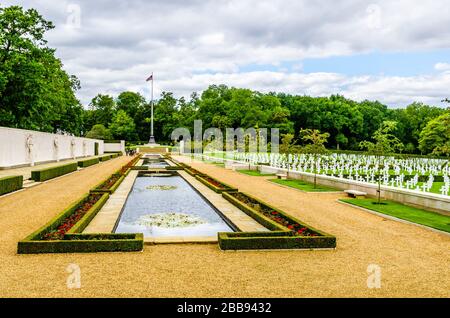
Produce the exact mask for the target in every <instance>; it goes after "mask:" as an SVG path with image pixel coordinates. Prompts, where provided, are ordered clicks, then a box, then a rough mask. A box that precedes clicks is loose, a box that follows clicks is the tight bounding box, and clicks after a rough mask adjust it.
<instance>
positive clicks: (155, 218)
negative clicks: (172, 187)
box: [137, 212, 206, 228]
mask: <svg viewBox="0 0 450 318" xmlns="http://www.w3.org/2000/svg"><path fill="white" fill-rule="evenodd" d="M205 223H206V221H205V220H203V219H202V218H200V217H198V216H195V215H191V214H184V213H175V212H169V213H158V214H147V215H144V216H142V217H140V218H139V220H138V221H137V224H139V225H143V226H146V227H152V226H157V227H163V228H176V227H189V226H193V225H199V224H205Z"/></svg>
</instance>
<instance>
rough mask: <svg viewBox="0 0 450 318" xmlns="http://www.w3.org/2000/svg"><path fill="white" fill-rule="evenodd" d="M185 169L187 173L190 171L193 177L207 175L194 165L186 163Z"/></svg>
mask: <svg viewBox="0 0 450 318" xmlns="http://www.w3.org/2000/svg"><path fill="white" fill-rule="evenodd" d="M184 171H186V172H187V173H189V174H190V175H191V176H193V177H195V176H204V175H205V174H204V173H202V172H200V171H198V170H196V169H194V168H192V167H190V166H188V165H185V167H184Z"/></svg>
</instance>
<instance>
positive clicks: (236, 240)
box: [218, 192, 336, 250]
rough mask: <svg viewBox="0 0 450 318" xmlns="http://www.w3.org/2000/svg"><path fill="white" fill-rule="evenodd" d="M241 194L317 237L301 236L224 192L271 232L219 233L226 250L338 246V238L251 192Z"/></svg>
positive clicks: (230, 200) (230, 199)
mask: <svg viewBox="0 0 450 318" xmlns="http://www.w3.org/2000/svg"><path fill="white" fill-rule="evenodd" d="M240 194H241V195H244V196H246V197H248V198H249V199H251V200H253V201H256V202H258V205H259V206H262V207H265V208H268V209H270V210H273V211H275V212H277V213H278V214H279V215H281V216H283V218H284V219H286V220H289V221H290V222H292V223H297V224H299V225H300V226H302V227H305V228H307V229H308V231H309V232H311V233H313V234H314V235H317V236H301V235H299V236H297V235H294V234H295V232H294V231H292V230H290V229H289V228H287V227H285V226H284V225H282V224H280V223H277V222H275V221H274V220H271V219H270V218H268V217H266V216H265V215H264V214H263V213H261V212H259V211H257V210H255V209H254V208H253V207H251V206H249V205H247V204H245V203H244V202H241V201H240V200H238V199H236V198H235V197H233V195H232V194H230V193H227V192H222V196H223V197H224V198H225V199H226V200H228V201H229V202H230V203H232V204H234V205H235V206H236V207H238V208H239V209H240V210H242V211H243V212H245V213H246V214H247V215H249V216H250V217H251V218H253V219H254V220H255V221H257V222H258V223H260V224H261V225H263V226H264V227H265V228H267V229H269V230H271V232H237V233H224V232H221V233H219V234H218V239H219V246H220V248H221V249H222V250H250V249H316V248H335V247H336V237H334V236H332V235H329V234H327V233H324V232H322V231H319V230H317V229H315V228H313V227H311V226H309V225H307V224H305V223H303V222H301V221H299V220H298V219H296V218H294V217H293V216H291V215H289V214H287V213H285V212H283V211H281V210H280V209H277V208H274V207H272V206H270V205H269V204H267V203H265V202H263V201H261V200H259V199H256V198H254V197H252V196H250V195H248V194H245V193H242V192H240Z"/></svg>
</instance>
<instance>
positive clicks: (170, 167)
mask: <svg viewBox="0 0 450 318" xmlns="http://www.w3.org/2000/svg"><path fill="white" fill-rule="evenodd" d="M166 170H184V168H183V167H180V166H167V167H166Z"/></svg>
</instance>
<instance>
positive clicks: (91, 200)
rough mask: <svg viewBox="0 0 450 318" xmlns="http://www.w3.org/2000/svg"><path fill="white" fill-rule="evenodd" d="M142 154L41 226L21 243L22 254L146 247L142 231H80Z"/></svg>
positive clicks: (120, 249) (112, 250) (104, 250)
mask: <svg viewBox="0 0 450 318" xmlns="http://www.w3.org/2000/svg"><path fill="white" fill-rule="evenodd" d="M137 160H139V156H137V157H135V158H133V160H131V161H130V162H129V163H128V164H127V165H125V166H123V167H122V169H120V171H119V172H118V173H115V174H113V175H112V176H111V177H109V178H108V179H107V180H105V181H103V182H102V183H101V184H100V185H99V186H98V188H99V189H98V190H95V189H94V190H91V193H89V194H86V195H85V196H83V197H82V198H81V199H80V200H79V201H77V202H75V203H74V204H72V205H71V206H70V207H69V208H67V209H66V210H64V211H63V212H62V213H60V214H59V215H58V216H56V217H55V218H54V219H52V220H51V221H50V222H49V223H47V224H46V225H44V226H43V227H42V228H40V229H39V230H37V231H36V232H34V233H32V234H31V235H29V236H27V237H26V238H25V239H23V240H22V241H20V242H19V243H18V247H17V252H18V253H19V254H37V253H90V252H117V251H122V252H129V251H141V250H142V249H143V248H144V237H143V235H142V234H133V233H132V234H111V233H96V234H80V233H81V232H82V231H83V230H84V229H85V228H86V227H87V226H88V225H89V223H90V222H91V221H92V219H93V218H94V217H95V216H96V215H97V213H98V211H100V209H101V208H102V206H103V205H104V204H105V203H106V201H107V200H108V198H109V193H110V192H114V190H115V189H117V187H118V186H119V185H120V183H121V182H122V180H123V179H124V178H125V176H126V175H127V174H128V172H129V171H130V167H131V166H132V165H134V164H135V163H136V162H137Z"/></svg>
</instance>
